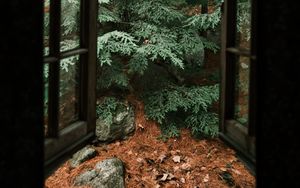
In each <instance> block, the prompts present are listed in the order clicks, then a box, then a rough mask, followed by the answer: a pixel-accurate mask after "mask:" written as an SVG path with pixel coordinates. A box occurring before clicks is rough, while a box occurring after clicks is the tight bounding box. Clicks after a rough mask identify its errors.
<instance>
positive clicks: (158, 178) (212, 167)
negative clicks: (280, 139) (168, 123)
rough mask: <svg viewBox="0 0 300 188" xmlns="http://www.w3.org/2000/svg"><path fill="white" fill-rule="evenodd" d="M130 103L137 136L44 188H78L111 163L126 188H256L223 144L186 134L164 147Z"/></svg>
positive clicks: (138, 105)
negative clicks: (77, 182)
mask: <svg viewBox="0 0 300 188" xmlns="http://www.w3.org/2000/svg"><path fill="white" fill-rule="evenodd" d="M128 100H129V102H130V103H132V104H133V105H134V106H135V115H136V120H135V121H136V129H137V130H136V132H135V134H134V135H133V136H132V137H130V138H129V139H128V140H124V141H117V142H114V143H111V144H108V145H101V146H94V147H95V148H96V150H97V151H98V155H97V156H96V157H95V158H93V159H91V160H89V161H86V162H84V163H82V164H81V165H80V166H78V167H77V168H75V169H71V168H70V166H69V162H68V161H67V162H65V163H64V164H63V165H62V166H61V167H60V168H58V169H57V170H56V171H55V172H54V173H53V174H52V175H51V176H50V177H48V179H46V181H45V188H60V187H62V188H72V187H75V186H73V185H72V184H73V180H74V178H75V177H76V176H77V175H79V174H80V173H82V172H84V171H85V170H87V169H91V168H93V166H94V165H95V164H96V163H97V162H99V161H102V160H104V159H108V158H111V157H118V158H119V159H121V160H122V161H123V162H124V165H125V169H126V173H125V184H126V187H128V188H176V187H180V188H202V187H208V188H223V187H224V188H225V187H236V188H237V187H240V188H252V187H255V177H254V176H252V175H251V174H250V172H249V171H248V170H247V168H246V167H245V165H244V164H243V163H242V162H241V161H239V159H238V158H237V157H236V155H235V152H234V151H233V150H232V149H230V148H229V147H228V146H226V145H225V144H224V143H222V141H220V140H219V139H211V140H195V139H193V138H192V137H191V135H190V133H189V131H188V130H182V134H181V137H180V138H178V139H169V140H168V141H166V142H163V141H162V140H159V139H157V138H158V137H159V135H160V130H159V127H158V126H157V124H156V123H155V122H152V121H147V120H146V119H145V116H144V109H143V108H144V106H143V104H142V102H140V101H138V100H136V99H135V98H134V97H133V96H129V97H128ZM81 188H83V187H81Z"/></svg>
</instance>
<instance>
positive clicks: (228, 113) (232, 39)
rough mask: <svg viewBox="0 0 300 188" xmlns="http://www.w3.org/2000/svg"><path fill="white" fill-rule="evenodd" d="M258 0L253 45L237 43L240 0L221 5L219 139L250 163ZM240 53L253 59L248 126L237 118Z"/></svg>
mask: <svg viewBox="0 0 300 188" xmlns="http://www.w3.org/2000/svg"><path fill="white" fill-rule="evenodd" d="M256 4H257V3H256V0H252V1H251V48H250V50H246V49H241V48H239V47H237V46H236V25H237V23H236V16H237V0H225V1H224V3H223V6H222V50H221V78H222V79H221V92H220V95H221V96H220V99H221V101H220V104H221V106H220V116H221V120H220V134H219V135H220V138H221V139H223V140H224V141H226V142H227V143H229V144H230V145H231V146H232V147H234V148H235V149H236V151H237V152H238V153H239V154H241V155H242V156H243V157H244V158H245V159H246V160H247V161H248V162H250V163H251V166H252V167H254V166H255V163H256V158H255V156H256V152H255V150H256V149H255V140H256V137H255V126H256V117H257V116H256V111H257V110H256V85H257V84H256ZM237 56H243V57H248V58H249V59H250V70H249V74H250V75H249V83H250V84H249V103H248V106H249V108H248V117H249V118H248V125H247V127H245V126H243V125H241V124H240V123H239V122H238V121H236V120H235V119H234V109H235V100H234V96H235V89H234V88H235V80H236V78H235V75H236V71H237V70H236V68H235V66H236V65H235V63H234V62H236V61H237V58H236V57H237Z"/></svg>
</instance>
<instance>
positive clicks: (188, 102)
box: [144, 85, 219, 137]
mask: <svg viewBox="0 0 300 188" xmlns="http://www.w3.org/2000/svg"><path fill="white" fill-rule="evenodd" d="M218 98H219V85H213V86H202V87H199V86H198V87H197V86H192V87H186V86H173V87H170V88H165V89H162V90H158V91H154V92H149V93H147V94H146V96H144V101H145V112H146V115H147V117H148V118H149V119H152V120H155V121H157V122H158V123H160V124H161V125H162V127H163V130H165V131H163V132H165V133H166V132H168V131H170V135H169V133H168V134H167V135H169V136H171V135H173V136H174V135H175V134H174V133H176V130H175V128H174V127H176V126H175V125H178V126H180V122H178V121H177V123H176V124H174V123H173V122H174V121H173V120H174V119H176V117H179V116H183V117H184V118H183V119H185V120H184V122H182V123H184V127H188V128H191V130H192V133H193V134H194V135H197V134H200V135H201V134H202V135H205V136H211V137H214V136H216V135H217V132H218V124H217V122H218V118H217V115H216V114H215V113H213V112H210V111H209V108H210V106H211V105H212V104H213V103H214V102H216V101H217V100H218ZM174 112H177V113H175V114H174ZM178 113H179V114H178ZM171 125H172V126H171ZM166 126H167V128H166ZM171 130H172V131H171Z"/></svg>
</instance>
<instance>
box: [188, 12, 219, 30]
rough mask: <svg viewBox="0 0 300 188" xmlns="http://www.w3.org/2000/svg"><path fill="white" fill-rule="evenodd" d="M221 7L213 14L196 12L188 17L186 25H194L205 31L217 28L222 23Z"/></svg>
mask: <svg viewBox="0 0 300 188" xmlns="http://www.w3.org/2000/svg"><path fill="white" fill-rule="evenodd" d="M220 19H221V8H217V9H216V11H214V12H213V13H211V14H196V15H194V16H192V17H190V18H188V19H187V20H186V21H185V23H186V25H185V27H194V28H196V29H199V30H202V31H205V30H208V29H215V28H216V27H217V25H218V24H219V23H220Z"/></svg>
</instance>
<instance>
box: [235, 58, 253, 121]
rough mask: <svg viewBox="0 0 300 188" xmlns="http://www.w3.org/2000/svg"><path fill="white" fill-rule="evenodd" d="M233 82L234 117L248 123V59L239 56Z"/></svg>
mask: <svg viewBox="0 0 300 188" xmlns="http://www.w3.org/2000/svg"><path fill="white" fill-rule="evenodd" d="M236 68H237V74H236V84H235V86H236V87H235V93H236V95H235V118H234V119H236V120H237V121H239V122H240V123H241V124H243V125H247V124H248V102H249V100H248V98H249V70H250V59H249V58H247V57H242V56H241V57H239V60H238V63H237V67H236Z"/></svg>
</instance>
